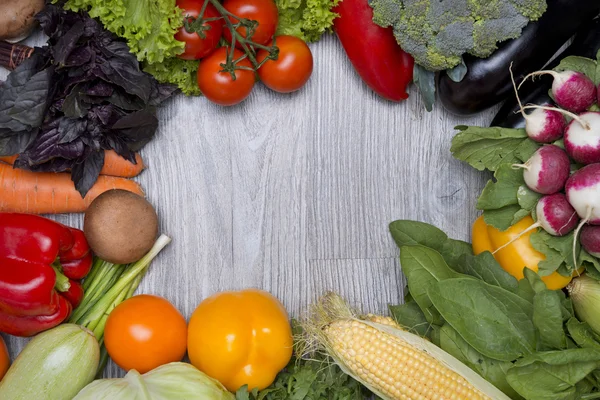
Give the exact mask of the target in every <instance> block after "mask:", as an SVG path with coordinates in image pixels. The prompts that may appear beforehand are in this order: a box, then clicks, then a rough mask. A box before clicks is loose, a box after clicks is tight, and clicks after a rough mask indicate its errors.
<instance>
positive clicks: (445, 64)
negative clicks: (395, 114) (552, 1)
mask: <svg viewBox="0 0 600 400" xmlns="http://www.w3.org/2000/svg"><path fill="white" fill-rule="evenodd" d="M370 4H371V7H373V21H374V22H375V23H376V24H378V25H380V26H382V27H388V26H392V27H393V29H394V35H395V36H396V39H397V40H398V43H399V44H400V46H401V47H402V49H404V50H405V51H407V52H408V53H410V54H411V55H412V56H413V57H414V58H415V61H416V62H417V64H419V65H421V66H423V67H425V68H426V69H428V70H431V71H440V70H445V69H450V68H453V67H455V66H457V65H459V64H460V63H461V61H462V55H463V54H465V53H469V54H473V55H475V56H477V57H481V58H485V57H488V56H490V55H491V54H492V53H493V52H494V50H496V48H497V45H496V44H497V42H501V41H504V40H507V39H513V38H517V37H519V36H520V35H521V30H522V29H523V27H525V25H527V23H528V22H529V21H530V20H537V19H538V18H539V17H540V16H541V15H542V14H543V13H544V12H545V11H546V2H545V1H544V0H529V1H527V2H525V1H522V0H508V1H507V0H473V1H464V0H451V1H438V0H411V1H408V0H373V1H372V2H371V3H370Z"/></svg>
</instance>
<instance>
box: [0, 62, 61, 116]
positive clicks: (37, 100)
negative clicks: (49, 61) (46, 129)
mask: <svg viewBox="0 0 600 400" xmlns="http://www.w3.org/2000/svg"><path fill="white" fill-rule="evenodd" d="M53 74H54V68H53V67H50V68H47V69H45V70H43V71H40V72H38V73H37V74H35V75H33V76H32V77H31V79H29V81H28V82H27V83H26V84H25V85H24V86H23V88H22V89H21V90H20V91H19V95H18V96H17V98H16V99H15V101H14V106H13V107H12V108H11V109H10V111H9V112H8V115H9V116H10V117H11V118H13V119H15V120H17V121H19V122H21V123H22V124H26V125H29V126H31V127H39V126H40V125H42V122H43V121H44V116H45V115H46V110H47V109H48V105H49V100H50V97H49V95H50V93H51V87H52V77H53Z"/></svg>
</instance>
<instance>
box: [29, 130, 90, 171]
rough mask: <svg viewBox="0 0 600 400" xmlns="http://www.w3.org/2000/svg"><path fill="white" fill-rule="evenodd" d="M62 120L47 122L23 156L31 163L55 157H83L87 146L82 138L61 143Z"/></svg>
mask: <svg viewBox="0 0 600 400" xmlns="http://www.w3.org/2000/svg"><path fill="white" fill-rule="evenodd" d="M59 124H60V120H54V121H52V123H50V124H45V125H44V126H43V128H42V130H41V132H40V133H39V134H38V136H37V137H36V139H35V140H34V141H33V143H31V145H30V146H29V147H28V148H27V149H26V150H25V151H23V152H21V157H22V158H23V160H24V161H26V162H27V163H28V164H29V165H36V164H41V163H44V162H47V161H49V160H51V159H53V158H57V157H58V158H66V159H75V158H78V157H81V156H82V155H83V154H84V152H85V146H84V143H83V141H81V139H77V140H74V141H71V142H69V143H62V144H61V143H59V139H60V130H59V128H58V127H59Z"/></svg>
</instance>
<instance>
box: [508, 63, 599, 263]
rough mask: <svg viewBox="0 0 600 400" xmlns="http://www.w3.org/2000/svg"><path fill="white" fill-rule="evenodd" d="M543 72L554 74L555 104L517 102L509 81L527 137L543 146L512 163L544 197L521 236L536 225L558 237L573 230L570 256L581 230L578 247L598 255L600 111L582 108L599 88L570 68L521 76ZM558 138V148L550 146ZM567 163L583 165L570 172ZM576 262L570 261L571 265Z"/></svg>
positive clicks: (596, 97)
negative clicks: (560, 144)
mask: <svg viewBox="0 0 600 400" xmlns="http://www.w3.org/2000/svg"><path fill="white" fill-rule="evenodd" d="M543 74H549V75H552V77H553V78H554V81H553V84H552V97H553V98H554V100H555V102H556V104H557V105H558V107H552V106H550V105H548V104H543V105H527V106H523V105H522V104H521V101H520V99H519V94H518V88H517V87H516V85H514V79H513V85H514V89H515V93H516V95H517V100H518V102H519V106H520V108H521V113H522V115H523V118H525V121H526V124H525V131H526V133H527V136H528V137H529V138H530V139H532V140H533V141H535V142H538V143H543V144H544V145H543V146H542V147H540V148H539V149H538V150H537V151H536V152H535V153H534V154H533V155H532V156H531V157H530V158H529V160H527V162H526V163H524V164H516V165H514V167H515V168H522V169H523V178H524V180H525V184H526V185H527V187H529V188H530V189H531V190H533V191H534V192H537V193H540V194H542V195H544V196H543V197H541V198H540V200H539V201H538V204H537V207H536V215H537V220H538V221H537V223H536V224H534V225H532V226H531V227H530V228H528V229H527V230H526V231H525V232H523V233H522V234H524V233H526V232H528V231H530V230H532V229H537V228H542V229H544V230H545V231H546V232H548V233H549V234H550V235H553V236H564V235H566V234H568V233H570V232H572V231H573V230H575V235H574V236H575V238H574V240H573V257H574V258H576V256H575V249H576V243H577V237H578V234H579V232H580V231H581V244H582V246H583V248H584V249H585V250H586V251H587V252H588V253H590V254H592V255H594V256H600V113H599V112H592V111H588V109H589V108H590V107H592V106H593V105H596V104H598V102H599V97H600V87H596V85H595V84H594V82H593V81H592V80H591V79H590V78H588V77H587V76H586V75H584V74H582V73H580V72H574V71H564V72H555V71H539V72H534V73H532V74H530V75H528V76H527V77H525V79H527V78H529V77H532V76H537V75H543ZM511 76H512V71H511ZM525 110H533V111H532V112H530V113H526V112H525ZM568 119H570V122H567V120H568ZM561 138H562V139H563V142H564V150H563V149H562V148H561V147H559V146H557V145H555V144H551V143H554V142H556V141H557V140H559V139H561ZM572 163H573V164H583V165H584V166H583V167H582V168H580V169H579V170H577V171H576V172H575V173H573V174H571V164H572ZM519 236H521V235H519ZM576 264H577V263H576V259H575V267H577V265H576Z"/></svg>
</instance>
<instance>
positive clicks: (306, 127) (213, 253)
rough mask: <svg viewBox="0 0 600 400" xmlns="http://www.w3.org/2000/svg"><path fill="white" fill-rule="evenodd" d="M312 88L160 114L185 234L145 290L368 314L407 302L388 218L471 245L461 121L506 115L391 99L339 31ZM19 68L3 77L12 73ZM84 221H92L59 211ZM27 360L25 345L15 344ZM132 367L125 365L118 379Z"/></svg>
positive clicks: (163, 168) (414, 97)
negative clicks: (362, 70)
mask: <svg viewBox="0 0 600 400" xmlns="http://www.w3.org/2000/svg"><path fill="white" fill-rule="evenodd" d="M311 49H312V50H313V53H314V60H315V70H314V74H313V76H312V78H311V80H310V81H309V84H308V85H307V87H305V88H304V89H303V90H302V91H300V92H298V93H294V94H291V95H280V94H275V93H272V92H270V91H268V90H267V89H266V88H264V87H262V86H261V85H257V87H256V89H255V90H254V92H253V94H252V95H251V97H250V98H249V99H248V100H246V101H245V102H244V103H243V104H241V105H239V106H236V107H232V108H222V107H219V106H216V105H213V104H210V103H209V102H208V101H206V100H205V99H203V98H186V97H184V96H178V97H176V98H174V99H172V100H170V101H169V102H168V103H167V104H166V105H165V106H164V107H162V109H161V110H160V114H159V117H160V126H159V132H158V135H157V137H156V139H155V140H153V141H152V142H151V143H150V144H149V145H148V146H147V147H146V148H145V149H144V150H143V152H142V154H143V156H144V158H145V160H146V162H147V165H148V168H147V170H146V171H144V172H143V173H142V174H141V175H140V176H139V178H137V179H138V180H139V182H140V183H141V184H142V186H143V187H144V188H145V190H146V193H147V197H148V199H149V201H150V202H151V203H152V204H154V206H155V207H156V209H157V211H158V214H159V217H160V224H161V231H162V232H164V233H166V234H168V235H169V236H171V237H172V238H173V242H172V243H171V244H170V245H169V246H168V247H167V248H166V249H165V250H164V251H163V252H162V253H161V254H160V255H159V257H158V258H157V259H156V261H155V262H154V263H153V265H152V267H151V269H150V271H149V273H148V275H147V276H146V278H145V279H144V280H143V282H142V284H141V286H140V289H139V290H138V292H139V293H154V294H157V295H160V296H164V297H166V298H167V299H169V300H170V301H171V302H173V304H174V305H175V306H176V307H177V308H178V309H179V310H181V312H182V313H183V314H184V315H185V316H186V317H189V316H190V314H191V313H192V311H193V310H194V308H195V307H196V305H197V304H198V303H199V302H200V301H201V300H202V299H203V298H205V297H207V296H209V295H211V294H213V293H215V292H217V291H221V290H232V289H240V288H245V287H259V288H263V289H265V290H268V291H271V292H272V293H273V294H275V295H276V296H277V297H278V298H280V299H281V300H282V302H283V303H284V305H285V306H286V307H287V309H288V310H289V312H290V314H291V315H292V316H298V315H300V314H301V312H302V311H304V310H305V309H306V307H307V305H308V304H309V303H310V302H311V301H313V300H314V299H316V298H317V297H318V296H319V295H321V294H323V293H324V292H325V291H326V290H336V291H339V292H340V293H341V294H342V295H344V296H346V297H347V298H348V299H349V301H350V302H351V304H352V305H354V306H356V307H358V308H362V310H361V311H363V312H385V309H386V306H387V304H388V303H395V302H400V301H401V299H402V296H403V293H402V292H403V286H404V281H403V277H402V275H401V273H400V270H399V267H400V266H399V263H398V261H397V260H396V257H397V255H398V250H397V248H396V246H395V244H394V242H393V240H392V239H391V237H390V236H389V233H388V228H387V225H388V223H389V222H391V221H393V220H395V219H401V218H402V219H416V220H421V221H425V222H429V223H433V224H435V225H437V226H438V227H440V228H442V229H444V230H445V231H446V232H448V234H449V235H450V236H451V237H454V238H457V239H468V237H469V232H470V225H471V222H472V221H473V219H474V217H475V216H476V210H475V208H474V205H475V199H476V196H477V193H478V191H479V190H481V188H482V187H483V184H484V182H485V180H486V179H487V177H486V176H484V175H483V174H481V173H478V172H476V171H474V170H472V169H470V168H469V167H468V166H466V165H462V164H461V163H459V162H457V161H455V160H453V159H452V156H451V155H450V152H449V148H450V140H451V138H452V135H453V127H454V126H455V125H458V124H483V125H485V124H488V123H489V121H490V120H491V117H492V114H493V110H491V111H488V112H485V113H482V114H480V115H478V116H475V117H470V118H459V117H455V116H452V115H450V114H448V113H446V112H445V111H444V110H442V109H439V108H437V109H435V110H434V111H433V112H432V113H427V112H426V111H425V110H424V108H423V107H422V103H421V99H420V97H419V95H418V94H416V93H415V90H414V88H413V90H411V97H410V99H409V100H408V101H406V102H404V103H401V104H395V103H391V102H387V101H385V100H382V99H380V98H379V97H377V96H376V95H375V94H374V93H372V92H371V91H370V90H369V89H368V88H367V87H366V86H365V85H364V84H363V83H362V81H361V80H360V78H359V77H358V75H357V74H356V73H355V72H354V70H353V69H352V66H351V64H350V62H349V61H348V60H347V58H346V55H345V54H344V51H343V49H342V48H341V46H340V45H339V43H338V41H337V39H336V38H335V37H333V36H327V37H325V38H324V39H323V40H322V41H320V42H319V43H316V44H314V45H311ZM4 76H5V74H3V73H0V78H4ZM55 218H57V219H58V220H60V221H61V222H64V223H68V224H71V225H73V226H77V227H81V225H82V215H67V216H57V217H55ZM7 339H8V344H9V347H10V351H11V354H12V355H13V357H14V356H15V355H16V354H17V353H18V352H19V351H20V349H21V348H22V346H23V345H24V343H25V342H26V340H25V339H16V338H7ZM123 374H124V372H123V371H122V370H120V369H119V368H118V367H116V366H115V365H114V364H111V365H110V366H109V368H108V370H107V373H106V375H107V376H122V375H123Z"/></svg>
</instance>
